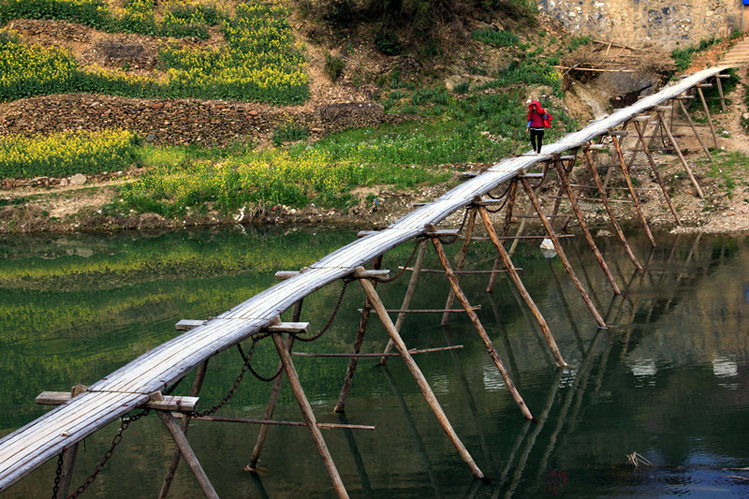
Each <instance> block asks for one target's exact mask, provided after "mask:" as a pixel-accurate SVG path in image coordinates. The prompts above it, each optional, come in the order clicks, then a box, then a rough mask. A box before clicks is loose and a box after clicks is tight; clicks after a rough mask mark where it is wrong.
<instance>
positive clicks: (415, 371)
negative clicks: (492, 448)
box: [357, 267, 484, 478]
mask: <svg viewBox="0 0 749 499" xmlns="http://www.w3.org/2000/svg"><path fill="white" fill-rule="evenodd" d="M363 270H364V269H363V268H361V267H360V268H359V269H357V271H363ZM359 282H360V283H361V285H362V288H364V292H365V293H366V294H367V296H368V297H369V300H370V301H371V302H372V306H373V307H374V309H375V311H376V312H377V317H379V318H380V320H381V321H382V324H383V326H385V329H386V330H387V332H388V334H389V335H390V338H391V339H392V340H393V343H395V348H396V350H398V353H400V355H401V357H402V358H403V362H404V363H405V364H406V367H407V368H408V370H409V371H410V372H411V375H412V376H413V377H414V379H415V380H416V383H417V384H418V385H419V389H420V390H421V393H422V394H423V395H424V398H425V399H426V401H427V403H428V404H429V406H430V407H431V408H432V411H433V412H434V414H435V416H437V420H438V421H439V423H440V426H442V429H443V430H444V431H445V433H446V434H447V437H448V438H449V439H450V441H451V442H452V444H453V445H454V446H455V448H456V449H457V450H458V453H459V454H460V457H461V458H463V461H465V463H466V464H467V465H468V467H469V468H470V469H471V473H473V476H475V477H476V478H484V474H483V473H482V472H481V470H480V469H479V467H478V466H477V465H476V463H475V461H474V460H473V458H472V457H471V454H470V453H469V452H468V449H466V447H465V445H463V442H461V440H460V438H459V437H458V435H457V433H455V430H454V429H453V427H452V425H451V424H450V421H449V420H448V419H447V415H445V411H444V410H442V406H440V403H439V401H438V400H437V397H436V395H434V392H433V391H432V387H430V386H429V383H428V382H427V380H426V378H425V377H424V374H423V373H422V372H421V369H419V366H418V365H417V364H416V361H415V360H414V359H413V357H411V354H409V353H408V347H406V344H405V343H404V342H403V339H402V338H401V336H400V334H399V333H398V331H397V330H396V329H395V324H393V321H392V320H391V319H390V316H389V315H388V313H387V309H386V308H385V305H384V304H383V303H382V300H380V297H379V295H378V294H377V290H375V288H374V286H373V285H372V283H371V282H370V281H369V279H360V280H359Z"/></svg>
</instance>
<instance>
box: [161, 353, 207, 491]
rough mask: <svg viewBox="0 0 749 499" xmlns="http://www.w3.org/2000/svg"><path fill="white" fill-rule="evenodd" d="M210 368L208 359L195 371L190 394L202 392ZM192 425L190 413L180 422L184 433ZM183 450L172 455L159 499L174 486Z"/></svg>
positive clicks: (176, 450) (196, 394) (193, 395)
mask: <svg viewBox="0 0 749 499" xmlns="http://www.w3.org/2000/svg"><path fill="white" fill-rule="evenodd" d="M207 370H208V359H206V360H205V361H203V362H202V363H201V364H200V366H198V370H197V371H196V372H195V380H194V381H193V383H192V388H191V389H190V396H191V397H197V396H198V395H199V394H200V389H201V388H202V387H203V380H204V379H205V373H206V371H207ZM189 426H190V415H189V414H188V415H187V416H186V417H185V419H183V420H182V423H181V424H180V429H181V430H182V433H183V434H185V435H186V434H187V428H188V427H189ZM181 457H182V452H180V450H179V448H177V449H175V450H174V454H173V455H172V461H171V462H170V463H169V468H168V469H167V470H166V476H165V477H164V483H162V484H161V490H160V491H159V499H163V498H165V497H166V496H167V494H169V488H170V487H171V486H172V482H173V481H174V474H175V473H176V472H177V466H178V465H179V461H180V458H181Z"/></svg>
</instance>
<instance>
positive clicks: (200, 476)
mask: <svg viewBox="0 0 749 499" xmlns="http://www.w3.org/2000/svg"><path fill="white" fill-rule="evenodd" d="M156 414H158V415H159V418H161V421H162V422H163V423H164V425H165V426H166V428H167V430H169V433H170V434H171V435H172V438H173V439H174V443H175V444H177V449H179V451H180V452H181V453H182V456H183V457H184V458H185V462H186V463H187V465H188V466H189V467H190V470H192V473H193V475H195V478H196V479H197V481H198V484H199V485H200V488H201V490H202V491H203V493H204V494H205V496H206V497H208V498H211V499H213V498H215V499H218V494H217V493H216V490H215V489H214V488H213V485H212V484H211V481H210V480H208V476H207V475H206V474H205V471H203V467H202V466H200V461H198V458H197V456H196V455H195V452H193V450H192V447H190V443H189V442H188V441H187V437H185V434H184V433H183V432H182V430H181V429H180V427H179V425H178V424H177V422H176V421H175V420H174V417H173V416H172V413H171V412H168V411H156Z"/></svg>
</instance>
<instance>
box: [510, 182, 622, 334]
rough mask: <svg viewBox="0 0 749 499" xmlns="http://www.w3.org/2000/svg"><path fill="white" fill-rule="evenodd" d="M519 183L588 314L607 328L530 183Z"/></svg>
mask: <svg viewBox="0 0 749 499" xmlns="http://www.w3.org/2000/svg"><path fill="white" fill-rule="evenodd" d="M520 182H522V184H523V187H524V188H525V191H526V193H527V194H528V197H529V198H530V200H531V204H532V205H533V208H534V209H535V210H536V213H538V218H539V219H540V220H541V223H542V224H543V226H544V229H546V233H547V234H548V235H549V239H551V241H552V243H554V248H555V249H556V250H557V255H558V256H559V260H560V261H561V262H562V266H563V267H564V269H565V270H566V271H567V274H569V276H570V279H572V282H573V283H574V284H575V287H576V288H577V291H578V292H579V293H580V296H581V297H582V299H583V301H584V302H585V305H586V306H587V307H588V310H590V313H591V314H593V318H594V319H595V320H596V322H597V323H598V325H599V326H600V327H603V328H605V327H607V326H606V323H605V322H604V320H603V317H601V314H599V313H598V310H596V306H595V305H593V302H592V301H591V300H590V296H588V292H587V291H585V288H583V286H582V284H580V280H579V279H578V278H577V276H576V275H575V271H574V269H573V268H572V265H571V264H570V261H569V259H568V258H567V255H566V254H565V253H564V249H563V248H562V244H561V243H560V242H559V238H558V237H557V235H556V233H555V232H554V229H553V228H552V226H551V223H550V222H549V220H548V219H547V218H546V215H544V212H543V209H542V208H541V205H540V204H539V203H538V199H536V195H535V194H534V193H533V188H532V187H531V185H530V182H528V179H527V178H523V177H521V178H520Z"/></svg>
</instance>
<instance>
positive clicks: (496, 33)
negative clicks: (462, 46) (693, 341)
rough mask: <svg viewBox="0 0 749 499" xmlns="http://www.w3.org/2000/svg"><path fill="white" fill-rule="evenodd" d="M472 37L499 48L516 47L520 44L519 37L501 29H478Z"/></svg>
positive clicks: (472, 33)
mask: <svg viewBox="0 0 749 499" xmlns="http://www.w3.org/2000/svg"><path fill="white" fill-rule="evenodd" d="M471 37H472V38H473V39H474V40H478V41H480V42H483V43H486V44H488V45H494V46H497V47H514V46H516V45H518V44H519V43H520V38H519V37H518V35H516V34H515V33H511V32H509V31H503V30H500V29H476V30H473V31H472V32H471Z"/></svg>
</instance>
